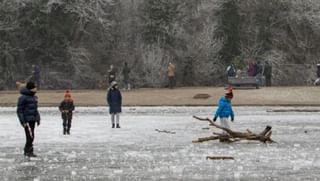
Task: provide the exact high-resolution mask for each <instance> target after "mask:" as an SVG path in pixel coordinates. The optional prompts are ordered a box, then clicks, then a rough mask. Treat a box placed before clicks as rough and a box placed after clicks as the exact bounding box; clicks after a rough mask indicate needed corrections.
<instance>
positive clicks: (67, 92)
mask: <svg viewBox="0 0 320 181" xmlns="http://www.w3.org/2000/svg"><path fill="white" fill-rule="evenodd" d="M64 97H69V98H71V93H70V90H66V91H65V93H64Z"/></svg>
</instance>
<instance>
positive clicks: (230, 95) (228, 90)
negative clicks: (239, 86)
mask: <svg viewBox="0 0 320 181" xmlns="http://www.w3.org/2000/svg"><path fill="white" fill-rule="evenodd" d="M225 97H226V98H229V99H232V98H233V92H232V87H229V88H228V89H227V91H226V95H225Z"/></svg>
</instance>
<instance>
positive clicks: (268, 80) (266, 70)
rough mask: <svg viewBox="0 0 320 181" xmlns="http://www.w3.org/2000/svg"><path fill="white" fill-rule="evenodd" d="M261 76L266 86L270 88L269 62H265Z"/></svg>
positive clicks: (270, 69) (270, 73)
mask: <svg viewBox="0 0 320 181" xmlns="http://www.w3.org/2000/svg"><path fill="white" fill-rule="evenodd" d="M263 75H264V76H265V78H266V86H267V87H270V86H271V79H272V65H271V63H270V62H269V61H266V63H265V65H264V71H263Z"/></svg>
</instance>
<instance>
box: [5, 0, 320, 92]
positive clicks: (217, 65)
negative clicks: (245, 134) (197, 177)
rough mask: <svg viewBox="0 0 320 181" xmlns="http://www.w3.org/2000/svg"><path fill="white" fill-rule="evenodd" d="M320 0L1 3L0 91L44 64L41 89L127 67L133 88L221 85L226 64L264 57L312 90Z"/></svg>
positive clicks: (75, 84)
mask: <svg viewBox="0 0 320 181" xmlns="http://www.w3.org/2000/svg"><path fill="white" fill-rule="evenodd" d="M319 6H320V3H319V1H318V0H308V1H304V0H0V60H1V62H0V65H1V66H0V88H2V89H7V88H13V87H15V82H16V81H17V80H25V79H26V77H28V76H30V75H31V71H32V69H31V65H32V64H37V65H40V67H41V76H42V82H43V87H45V88H51V89H58V88H97V87H98V86H99V82H101V81H103V80H105V76H106V74H107V69H108V67H109V65H110V64H114V65H115V67H116V68H117V71H118V75H119V76H118V80H119V81H121V78H122V77H121V70H122V67H123V64H124V62H128V64H129V66H130V67H131V74H130V76H131V79H132V82H133V84H134V86H137V87H164V86H165V85H166V84H167V77H166V70H167V65H168V63H169V62H173V63H174V64H175V65H176V71H177V76H176V79H177V85H178V86H219V85H223V81H224V75H225V69H226V66H227V65H228V64H230V63H234V64H235V65H236V66H237V68H239V69H242V68H244V67H245V61H246V60H248V59H254V60H260V61H262V62H263V63H264V62H265V61H269V62H270V63H272V66H273V77H272V80H273V84H274V85H310V84H311V82H312V81H313V80H314V79H315V78H316V64H317V63H318V62H320V60H318V58H319V54H320V7H319Z"/></svg>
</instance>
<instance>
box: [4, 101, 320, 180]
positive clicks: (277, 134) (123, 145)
mask: <svg viewBox="0 0 320 181" xmlns="http://www.w3.org/2000/svg"><path fill="white" fill-rule="evenodd" d="M277 108H279V107H235V108H234V109H235V112H236V117H235V122H234V123H232V125H231V126H232V128H233V129H235V130H239V131H244V130H246V129H247V128H249V129H250V130H252V131H254V132H260V131H262V130H263V129H264V128H265V126H266V125H271V126H272V127H273V135H272V138H273V139H274V140H275V141H277V142H278V143H277V144H270V145H266V144H261V143H259V142H246V141H242V142H237V143H233V144H225V143H219V142H217V141H211V142H206V143H201V144H192V143H191V141H192V140H194V139H196V138H198V137H205V136H209V135H211V133H212V132H213V131H215V132H217V131H219V130H216V129H215V128H210V130H208V129H203V128H207V127H208V124H207V123H206V122H199V121H197V120H194V119H192V115H198V116H202V117H207V116H210V115H211V112H212V111H213V110H214V109H215V108H212V107H128V108H124V113H123V114H122V115H121V129H111V127H110V119H109V117H108V114H107V109H106V108H104V107H95V108H85V107H82V108H77V111H76V113H75V115H74V120H73V127H72V130H71V135H70V136H64V135H62V125H61V124H62V121H61V118H60V114H59V113H58V112H57V108H41V109H40V113H41V117H42V122H41V125H40V127H38V128H36V138H35V153H36V154H38V155H39V158H37V159H32V160H31V161H28V160H26V159H25V158H24V157H23V155H22V154H23V146H24V143H25V138H24V132H23V130H22V128H21V127H20V125H19V122H18V120H17V117H16V114H15V108H0V143H1V144H0V178H2V179H1V180H5V181H6V180H21V181H25V180H31V181H42V180H50V181H51V180H59V181H60V180H76V181H78V180H130V181H134V180H281V181H282V180H288V181H289V180H320V172H319V170H320V139H319V137H320V119H319V117H320V113H317V112H309V113H301V112H299V113H298V112H277V113H274V112H268V111H267V110H269V109H277ZM281 109H286V108H281ZM312 109H320V108H312ZM155 129H159V130H167V131H172V132H175V134H167V133H159V132H157V131H155ZM206 156H232V157H234V158H235V160H206Z"/></svg>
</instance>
